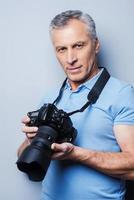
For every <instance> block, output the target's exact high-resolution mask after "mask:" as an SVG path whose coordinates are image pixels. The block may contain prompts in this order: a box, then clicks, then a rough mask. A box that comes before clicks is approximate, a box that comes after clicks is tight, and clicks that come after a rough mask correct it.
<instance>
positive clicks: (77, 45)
mask: <svg viewBox="0 0 134 200" xmlns="http://www.w3.org/2000/svg"><path fill="white" fill-rule="evenodd" d="M75 47H76V48H77V49H81V48H82V47H83V44H76V45H75Z"/></svg>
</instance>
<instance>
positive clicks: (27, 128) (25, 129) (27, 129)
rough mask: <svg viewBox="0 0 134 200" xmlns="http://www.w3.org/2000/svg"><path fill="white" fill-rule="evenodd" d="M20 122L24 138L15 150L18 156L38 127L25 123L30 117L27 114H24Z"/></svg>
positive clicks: (28, 143)
mask: <svg viewBox="0 0 134 200" xmlns="http://www.w3.org/2000/svg"><path fill="white" fill-rule="evenodd" d="M21 122H22V123H23V124H24V125H23V127H22V132H23V133H25V134H26V139H25V140H24V142H23V143H22V144H21V145H20V147H19V148H18V150H17V155H18V157H19V156H20V155H21V153H22V152H23V151H24V149H25V148H26V147H27V146H28V145H30V144H31V142H32V139H33V138H34V137H35V136H36V134H37V131H38V127H30V126H28V125H27V124H28V122H30V118H29V117H28V116H25V117H24V118H23V119H22V121H21Z"/></svg>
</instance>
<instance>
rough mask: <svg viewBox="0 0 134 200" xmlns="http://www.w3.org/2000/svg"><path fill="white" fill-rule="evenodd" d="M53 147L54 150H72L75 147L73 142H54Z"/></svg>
mask: <svg viewBox="0 0 134 200" xmlns="http://www.w3.org/2000/svg"><path fill="white" fill-rule="evenodd" d="M51 149H52V150H54V151H62V152H70V151H71V150H72V149H73V145H72V144H71V143H62V144H57V143H53V144H52V145H51Z"/></svg>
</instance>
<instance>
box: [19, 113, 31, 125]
mask: <svg viewBox="0 0 134 200" xmlns="http://www.w3.org/2000/svg"><path fill="white" fill-rule="evenodd" d="M21 122H22V123H24V124H27V123H28V122H30V118H29V117H28V116H27V115H26V116H25V117H23V118H22V120H21Z"/></svg>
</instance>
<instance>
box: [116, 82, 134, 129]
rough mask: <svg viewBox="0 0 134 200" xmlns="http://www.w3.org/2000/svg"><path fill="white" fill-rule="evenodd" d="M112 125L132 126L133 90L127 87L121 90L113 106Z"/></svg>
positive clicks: (133, 114) (133, 120) (129, 86)
mask: <svg viewBox="0 0 134 200" xmlns="http://www.w3.org/2000/svg"><path fill="white" fill-rule="evenodd" d="M114 111H115V112H114V113H115V116H114V125H116V124H126V125H129V124H130V125H134V88H133V86H131V85H127V86H126V87H125V88H122V89H121V90H120V91H119V93H118V95H117V98H116V101H115V104H114Z"/></svg>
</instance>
